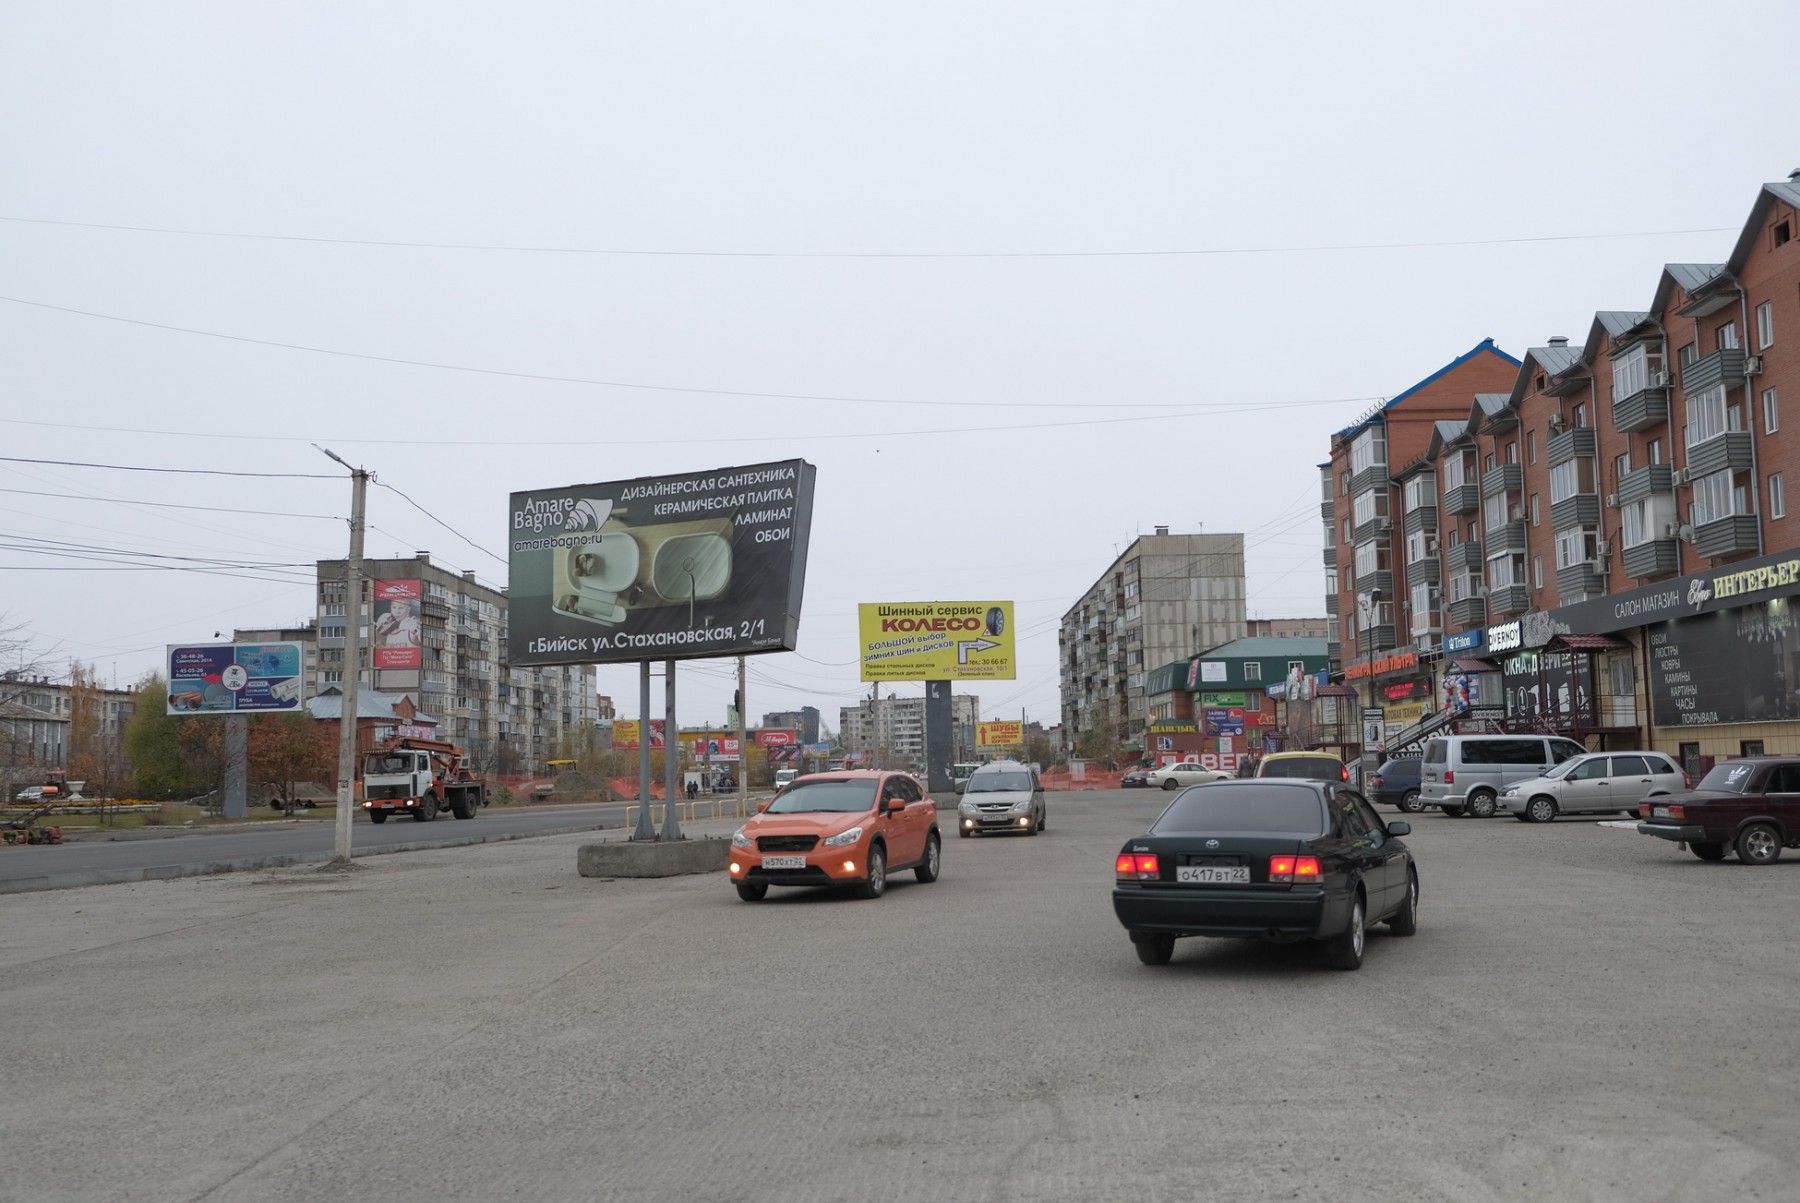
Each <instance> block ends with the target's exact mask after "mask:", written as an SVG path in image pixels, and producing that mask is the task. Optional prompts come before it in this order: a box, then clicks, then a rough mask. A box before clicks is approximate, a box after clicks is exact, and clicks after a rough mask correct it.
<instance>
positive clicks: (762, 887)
mask: <svg viewBox="0 0 1800 1203" xmlns="http://www.w3.org/2000/svg"><path fill="white" fill-rule="evenodd" d="M737 892H738V897H739V898H742V899H743V900H744V901H745V902H761V901H762V900H763V899H764V898H766V897H767V896H768V893H769V883H768V882H766V881H740V882H738V883H737Z"/></svg>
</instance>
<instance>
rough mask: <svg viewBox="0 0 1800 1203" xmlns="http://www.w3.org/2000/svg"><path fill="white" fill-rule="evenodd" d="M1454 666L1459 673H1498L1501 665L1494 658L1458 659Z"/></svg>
mask: <svg viewBox="0 0 1800 1203" xmlns="http://www.w3.org/2000/svg"><path fill="white" fill-rule="evenodd" d="M1453 667H1455V669H1456V671H1457V672H1459V673H1497V672H1499V671H1500V666H1499V665H1498V664H1495V663H1494V662H1493V661H1492V660H1457V661H1454V662H1453Z"/></svg>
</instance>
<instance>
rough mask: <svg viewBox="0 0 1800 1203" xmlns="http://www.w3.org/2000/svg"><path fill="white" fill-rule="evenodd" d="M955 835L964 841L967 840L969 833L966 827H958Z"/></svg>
mask: <svg viewBox="0 0 1800 1203" xmlns="http://www.w3.org/2000/svg"><path fill="white" fill-rule="evenodd" d="M956 834H957V838H959V839H965V840H966V839H968V838H969V834H970V833H969V829H968V828H967V827H958V828H957V829H956Z"/></svg>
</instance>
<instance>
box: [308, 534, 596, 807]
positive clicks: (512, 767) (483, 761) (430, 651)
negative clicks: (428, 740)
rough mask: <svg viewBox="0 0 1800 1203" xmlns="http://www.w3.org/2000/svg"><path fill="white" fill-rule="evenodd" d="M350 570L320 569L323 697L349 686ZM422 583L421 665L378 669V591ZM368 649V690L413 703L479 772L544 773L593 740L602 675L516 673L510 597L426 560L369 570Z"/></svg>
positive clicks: (422, 555)
mask: <svg viewBox="0 0 1800 1203" xmlns="http://www.w3.org/2000/svg"><path fill="white" fill-rule="evenodd" d="M347 567H348V565H347V562H346V561H344V560H321V561H319V564H318V607H319V610H318V668H317V672H318V680H317V682H316V685H315V689H314V692H318V691H319V690H323V689H325V688H327V687H330V686H336V685H340V684H341V683H342V681H343V679H344V642H345V635H346V633H347V629H348V622H349V618H348V610H349V604H348V600H347V598H346V596H345V592H346V588H345V581H346V573H347ZM378 580H382V581H388V580H416V581H418V582H419V598H420V604H419V614H418V620H419V627H420V642H421V644H422V647H421V653H422V655H421V661H422V663H421V665H420V667H418V668H373V667H370V666H369V656H368V646H369V598H370V597H371V596H372V591H373V582H375V581H378ZM360 610H361V614H362V620H361V638H362V641H363V648H364V657H363V660H364V668H363V670H362V678H361V680H362V684H363V685H364V686H365V687H369V688H373V689H376V690H379V691H380V692H382V693H388V694H405V695H407V696H408V697H410V698H411V699H412V701H413V705H414V706H415V707H417V708H418V710H419V711H420V712H422V713H424V714H427V715H429V716H431V717H432V718H435V719H437V720H438V730H439V732H440V733H442V734H443V735H445V736H447V737H448V738H450V739H453V740H455V741H456V742H457V743H460V744H462V745H463V746H464V747H465V748H467V749H468V751H469V754H470V757H471V759H472V760H473V761H474V762H475V765H476V767H477V769H479V770H481V771H484V772H494V773H535V772H541V771H543V769H544V767H545V761H548V760H551V759H554V758H555V757H557V756H558V755H559V753H560V752H561V751H563V750H565V748H566V747H567V743H568V742H569V741H570V740H571V739H585V738H586V736H587V734H588V733H589V732H591V731H593V730H594V728H595V726H596V724H597V723H598V721H599V699H598V696H597V693H596V690H595V683H594V669H593V666H592V665H580V666H575V667H557V668H513V667H511V666H510V665H508V664H507V662H506V623H507V601H506V593H505V591H504V590H500V589H493V588H490V587H489V586H487V585H484V584H482V583H480V582H479V581H477V580H476V579H475V574H474V572H472V571H468V572H462V573H457V572H453V571H451V570H449V569H446V568H440V567H438V566H437V565H435V564H433V563H432V562H431V557H430V554H429V553H427V552H423V551H421V552H419V553H418V554H417V555H415V556H414V557H412V558H411V559H397V560H365V561H363V599H362V605H361V607H360Z"/></svg>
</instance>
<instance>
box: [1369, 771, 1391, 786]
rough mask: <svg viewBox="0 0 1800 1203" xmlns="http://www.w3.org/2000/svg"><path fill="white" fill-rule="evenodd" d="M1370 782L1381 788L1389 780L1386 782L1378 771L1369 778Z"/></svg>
mask: <svg viewBox="0 0 1800 1203" xmlns="http://www.w3.org/2000/svg"><path fill="white" fill-rule="evenodd" d="M1369 784H1370V785H1372V786H1374V787H1375V788H1376V789H1380V788H1381V787H1382V786H1384V785H1386V784H1387V782H1385V781H1383V780H1382V779H1381V774H1380V773H1376V774H1375V775H1374V776H1373V777H1371V778H1369Z"/></svg>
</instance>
